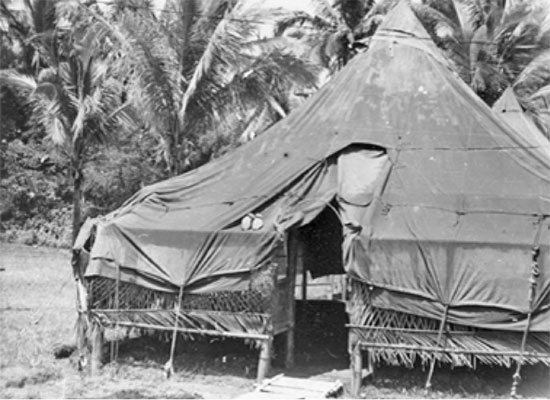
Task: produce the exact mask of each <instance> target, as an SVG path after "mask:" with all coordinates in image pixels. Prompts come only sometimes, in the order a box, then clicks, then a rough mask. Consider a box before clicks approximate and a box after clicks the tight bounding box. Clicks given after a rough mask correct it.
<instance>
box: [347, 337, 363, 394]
mask: <svg viewBox="0 0 550 400" xmlns="http://www.w3.org/2000/svg"><path fill="white" fill-rule="evenodd" d="M349 345H350V349H351V354H350V367H351V388H350V390H351V395H352V397H354V398H359V392H360V391H361V383H362V372H363V355H362V353H361V342H360V340H359V338H358V336H357V335H356V334H355V333H353V332H351V330H350V333H349Z"/></svg>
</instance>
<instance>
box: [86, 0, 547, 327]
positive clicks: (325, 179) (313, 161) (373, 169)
mask: <svg viewBox="0 0 550 400" xmlns="http://www.w3.org/2000/svg"><path fill="white" fill-rule="evenodd" d="M327 207H330V208H331V210H333V211H335V212H338V215H339V219H340V220H341V221H342V232H343V241H342V254H343V260H342V263H343V266H344V268H345V271H346V272H347V274H348V275H349V276H350V277H351V278H353V279H355V280H358V281H361V282H364V283H365V284H368V285H369V287H370V288H371V289H372V292H371V297H372V299H371V300H372V303H373V305H374V306H376V307H378V308H382V309H388V310H394V311H400V312H404V313H408V314H412V315H417V316H422V317H430V318H441V315H442V314H443V313H445V315H446V316H447V320H448V321H449V322H450V323H458V324H465V325H470V326H475V327H480V328H489V329H504V330H512V331H514V330H516V331H519V330H524V329H525V328H526V326H527V325H529V324H530V327H529V328H530V329H531V330H532V331H545V332H548V331H549V330H550V230H549V224H550V221H549V220H550V158H549V157H547V156H546V155H545V154H543V153H541V152H539V151H535V149H533V148H532V146H529V142H528V141H527V140H525V138H523V137H522V136H520V135H518V134H517V133H516V132H515V131H514V130H512V129H511V128H510V127H508V126H507V125H506V124H504V123H503V122H502V121H500V120H499V119H498V118H497V117H496V116H495V114H494V113H493V112H492V111H491V109H490V108H489V107H487V106H486V105H485V104H484V103H483V102H482V101H481V100H480V99H479V98H478V97H477V96H476V95H475V94H474V93H473V92H472V91H471V90H470V88H469V87H467V86H466V85H465V84H464V83H463V82H462V81H460V79H459V78H458V77H457V75H456V74H455V73H454V72H453V71H452V70H451V69H450V68H449V66H448V65H447V63H446V61H445V60H444V59H443V58H442V56H441V54H440V53H439V50H438V49H437V48H436V47H435V45H434V44H433V43H432V42H431V40H430V39H429V35H428V34H427V32H426V31H425V30H424V28H423V27H422V26H421V24H420V23H419V21H418V20H417V19H416V18H415V16H414V15H413V14H412V12H411V11H410V9H409V8H408V7H406V6H398V9H396V10H395V11H394V12H393V13H392V14H391V16H388V18H387V19H386V20H385V22H384V24H383V26H381V28H380V29H379V30H378V32H377V33H376V35H375V36H374V37H373V39H372V42H371V45H370V48H369V50H368V51H367V52H365V53H362V54H360V55H358V56H356V57H355V58H354V59H352V60H351V61H350V62H349V64H348V65H347V66H346V67H345V68H343V69H342V71H341V72H339V73H338V74H337V75H336V76H335V77H334V78H333V79H332V80H331V81H330V82H329V83H327V84H326V85H325V86H324V87H323V88H322V89H321V90H319V91H318V92H317V93H316V94H315V95H313V96H312V97H311V98H310V99H309V100H308V101H307V102H306V103H304V104H303V105H302V106H301V107H299V108H298V109H296V110H295V111H293V112H292V113H291V114H290V115H289V116H288V117H287V118H285V119H284V120H282V121H281V122H279V123H277V124H276V125H274V126H273V127H271V128H270V129H268V130H267V131H266V132H264V133H263V134H262V135H261V136H259V137H258V138H256V139H254V140H253V141H252V142H250V143H248V144H246V145H244V146H242V147H240V148H238V149H237V150H235V151H233V152H231V153H229V154H227V155H225V156H224V157H222V158H220V159H217V160H214V161H212V162H210V163H208V164H207V165H205V166H203V167H201V168H198V169H197V170H194V171H191V172H189V173H186V174H183V175H181V176H177V177H175V178H172V179H168V180H166V181H163V182H159V183H157V184H154V185H151V186H149V187H146V188H144V189H142V190H141V191H139V192H138V193H137V194H136V195H134V196H133V197H132V198H131V199H129V200H128V201H127V202H126V203H125V204H124V205H123V206H122V207H121V208H120V209H118V210H116V211H115V212H113V213H111V214H109V215H107V216H106V217H104V218H100V219H98V220H96V221H92V222H91V223H89V224H87V225H86V226H85V227H84V228H83V231H82V232H81V233H82V234H81V237H80V238H79V240H78V242H77V247H78V246H80V244H82V243H84V242H85V241H86V239H87V238H88V234H89V233H90V232H91V229H90V226H91V225H93V226H94V227H95V228H94V229H95V235H94V237H95V239H94V241H93V245H92V246H91V254H90V259H89V262H88V264H87V266H86V268H85V276H86V277H87V278H91V277H98V276H99V277H105V278H112V279H114V278H115V277H116V271H117V269H116V268H117V266H118V267H119V268H120V276H119V278H120V280H121V281H123V282H129V283H134V284H136V285H140V286H143V287H148V288H151V289H154V290H157V291H164V292H174V293H176V292H177V290H178V288H180V287H182V288H183V291H184V292H185V293H204V292H216V291H222V290H238V289H239V288H242V287H244V286H245V285H246V282H247V279H248V277H249V276H250V274H251V273H252V272H253V271H254V270H255V269H256V268H259V267H260V266H262V265H264V264H265V263H268V262H270V257H272V254H273V249H274V247H275V246H276V244H277V243H278V242H279V241H280V238H281V236H282V235H284V234H285V233H287V232H289V231H291V230H292V229H296V228H298V227H300V226H305V225H307V224H309V223H311V221H313V220H314V219H315V218H316V217H317V216H318V215H319V214H320V213H321V212H322V211H323V210H325V209H326V208H327ZM249 215H252V217H256V219H259V220H260V221H261V223H260V224H258V225H257V226H256V228H257V229H247V230H243V226H242V225H243V224H242V222H243V218H245V217H246V216H249ZM252 217H251V218H252ZM535 247H539V248H540V255H539V257H538V266H539V269H540V274H539V275H538V277H537V278H536V279H537V287H536V291H535V293H534V298H533V301H532V302H530V301H529V291H530V283H529V280H530V278H532V270H531V265H532V250H533V248H535ZM312 268H313V269H314V267H312ZM529 313H531V315H532V319H531V320H529V322H527V321H528V318H527V315H528V314H529Z"/></svg>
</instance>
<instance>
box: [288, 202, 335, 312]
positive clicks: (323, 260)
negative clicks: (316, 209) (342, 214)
mask: <svg viewBox="0 0 550 400" xmlns="http://www.w3.org/2000/svg"><path fill="white" fill-rule="evenodd" d="M296 236H297V239H296V240H297V241H298V244H297V251H298V255H297V265H296V274H297V275H296V288H295V298H296V299H300V300H302V301H306V302H307V301H308V300H341V301H343V300H344V297H345V296H344V294H345V287H346V285H345V271H344V266H343V262H342V260H343V257H342V241H343V234H342V224H341V222H340V219H339V217H338V215H337V214H336V205H335V204H329V205H328V206H327V207H326V208H325V209H324V210H323V211H322V212H321V213H320V214H319V215H318V216H317V217H316V218H315V219H314V220H313V221H311V222H310V223H309V224H308V225H306V226H303V227H301V228H299V229H298V230H297V235H296Z"/></svg>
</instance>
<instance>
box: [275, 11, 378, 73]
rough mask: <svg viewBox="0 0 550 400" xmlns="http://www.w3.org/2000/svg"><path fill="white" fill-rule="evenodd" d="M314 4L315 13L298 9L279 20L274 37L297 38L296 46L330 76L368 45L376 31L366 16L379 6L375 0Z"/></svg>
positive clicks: (296, 48) (295, 39)
mask: <svg viewBox="0 0 550 400" xmlns="http://www.w3.org/2000/svg"><path fill="white" fill-rule="evenodd" d="M313 6H314V12H313V13H312V14H310V13H308V12H305V11H299V12H295V13H292V14H291V15H289V16H287V17H286V18H283V19H281V20H280V21H278V24H277V29H276V32H275V36H278V37H285V38H287V39H291V40H292V39H294V42H298V43H297V44H296V43H295V44H294V46H293V47H294V49H295V50H296V51H298V52H299V53H300V54H301V56H302V57H304V56H305V57H306V58H308V59H309V60H310V61H311V62H313V63H314V64H316V65H318V66H320V67H322V68H324V69H325V70H326V71H327V72H328V75H329V76H330V75H332V74H334V72H336V71H337V70H339V69H340V68H342V67H343V66H344V65H345V64H346V63H347V62H348V61H349V60H350V59H351V58H352V57H353V56H354V55H355V54H356V53H357V51H358V50H360V49H361V48H363V47H365V46H366V43H365V39H366V38H368V37H369V36H372V34H373V33H374V30H373V29H371V28H372V24H371V23H370V21H366V20H365V17H366V16H367V15H369V13H371V12H372V10H373V9H375V8H376V7H378V5H377V2H376V0H347V1H346V0H339V1H334V2H330V1H328V0H315V1H314V2H313ZM304 47H305V48H304Z"/></svg>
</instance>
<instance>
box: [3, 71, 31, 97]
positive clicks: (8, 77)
mask: <svg viewBox="0 0 550 400" xmlns="http://www.w3.org/2000/svg"><path fill="white" fill-rule="evenodd" d="M0 86H7V87H9V88H11V89H13V90H15V91H17V92H19V93H20V94H21V95H23V96H25V97H27V98H29V97H30V95H31V94H32V92H34V90H35V89H36V87H37V86H38V84H37V82H36V80H35V79H34V78H33V77H32V76H29V75H22V74H20V73H18V72H17V71H15V70H0Z"/></svg>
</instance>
